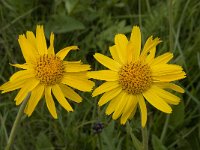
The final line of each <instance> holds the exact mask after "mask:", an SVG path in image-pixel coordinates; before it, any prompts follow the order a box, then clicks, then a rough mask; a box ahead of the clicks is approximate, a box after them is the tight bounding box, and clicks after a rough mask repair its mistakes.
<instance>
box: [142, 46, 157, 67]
mask: <svg viewBox="0 0 200 150" xmlns="http://www.w3.org/2000/svg"><path fill="white" fill-rule="evenodd" d="M149 53H150V54H149V55H148V56H147V57H146V60H145V61H146V63H148V64H151V62H152V61H153V60H154V57H155V54H156V47H153V48H152V49H151V50H150V51H149Z"/></svg>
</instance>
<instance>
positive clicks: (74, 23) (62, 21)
mask: <svg viewBox="0 0 200 150" xmlns="http://www.w3.org/2000/svg"><path fill="white" fill-rule="evenodd" d="M84 28H85V26H84V25H83V23H81V22H80V21H78V20H76V19H75V18H73V17H69V16H65V15H55V16H53V17H52V18H51V19H50V20H49V21H48V22H47V24H46V26H45V29H46V33H47V35H50V33H51V32H54V33H66V32H72V31H75V30H82V29H84ZM48 37H49V36H48Z"/></svg>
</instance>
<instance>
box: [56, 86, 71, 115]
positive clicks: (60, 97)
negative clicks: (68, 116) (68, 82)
mask: <svg viewBox="0 0 200 150" xmlns="http://www.w3.org/2000/svg"><path fill="white" fill-rule="evenodd" d="M52 92H53V94H54V96H55V97H56V99H57V100H58V102H59V103H60V105H61V106H62V107H63V108H65V109H66V110H67V111H68V112H69V111H73V108H72V107H71V106H70V104H69V103H68V101H67V100H66V99H65V96H64V95H63V92H62V91H61V89H60V87H59V86H58V85H57V84H56V85H54V86H52Z"/></svg>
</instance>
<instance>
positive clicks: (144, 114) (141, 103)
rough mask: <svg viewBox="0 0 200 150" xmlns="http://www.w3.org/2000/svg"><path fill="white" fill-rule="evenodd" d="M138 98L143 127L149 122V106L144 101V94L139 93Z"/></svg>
mask: <svg viewBox="0 0 200 150" xmlns="http://www.w3.org/2000/svg"><path fill="white" fill-rule="evenodd" d="M137 98H138V102H139V107H140V112H141V123H142V127H144V126H145V125H146V122H147V107H146V104H145V101H144V97H143V96H142V95H137Z"/></svg>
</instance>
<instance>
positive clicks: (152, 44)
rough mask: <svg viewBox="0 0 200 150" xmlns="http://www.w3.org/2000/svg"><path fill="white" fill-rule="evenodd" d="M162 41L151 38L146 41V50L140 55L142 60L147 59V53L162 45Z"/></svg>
mask: <svg viewBox="0 0 200 150" xmlns="http://www.w3.org/2000/svg"><path fill="white" fill-rule="evenodd" d="M160 42H161V41H160V39H159V38H155V39H154V40H153V37H152V36H151V37H149V38H148V40H147V41H146V43H145V45H144V49H143V51H142V52H141V55H140V59H145V58H146V56H147V53H148V52H149V51H150V50H151V49H152V48H154V47H156V46H157V45H158V44H159V43H160Z"/></svg>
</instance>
